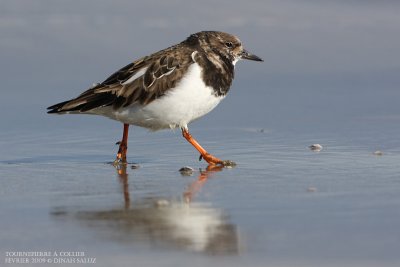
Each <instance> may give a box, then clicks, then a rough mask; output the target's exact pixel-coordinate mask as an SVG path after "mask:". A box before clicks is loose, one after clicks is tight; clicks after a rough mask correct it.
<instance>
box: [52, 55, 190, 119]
mask: <svg viewBox="0 0 400 267" xmlns="http://www.w3.org/2000/svg"><path fill="white" fill-rule="evenodd" d="M180 48H181V49H180V50H179V49H177V47H171V48H168V49H166V50H163V51H160V52H158V53H155V54H153V55H151V56H148V57H144V58H141V59H139V60H137V61H134V62H132V63H130V64H128V65H126V66H125V67H123V68H121V69H120V70H118V71H117V72H115V73H113V74H112V75H111V76H110V77H108V78H107V79H106V80H104V82H102V83H100V84H97V85H95V86H94V87H92V88H90V89H88V90H87V91H85V92H83V93H82V94H81V95H79V96H78V97H77V98H74V99H71V100H70V101H65V102H61V103H59V104H56V105H53V106H51V107H49V108H48V109H49V111H48V112H49V113H63V112H68V111H76V112H90V111H92V110H94V109H96V108H100V107H104V106H112V107H113V109H118V108H120V107H126V106H129V105H132V104H135V103H139V104H142V105H145V104H148V103H150V102H151V101H153V100H155V99H157V98H159V97H160V96H162V95H163V94H165V92H166V91H167V90H168V89H170V88H173V87H174V86H175V85H176V83H177V82H179V81H180V79H181V78H182V76H183V73H184V72H185V71H186V70H187V69H188V68H189V66H190V65H191V64H192V63H193V60H192V58H191V53H192V50H190V49H185V47H180ZM178 50H179V53H178ZM164 52H167V53H164Z"/></svg>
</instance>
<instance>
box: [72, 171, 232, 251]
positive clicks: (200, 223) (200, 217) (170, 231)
mask: <svg viewBox="0 0 400 267" xmlns="http://www.w3.org/2000/svg"><path fill="white" fill-rule="evenodd" d="M116 169H117V176H118V179H119V182H120V184H121V187H122V192H123V199H124V207H123V208H119V209H118V208H117V209H112V210H105V211H79V212H77V213H76V214H75V215H76V217H77V218H78V219H79V220H81V221H83V222H85V224H87V225H89V226H90V227H92V228H94V229H98V230H101V233H102V234H104V233H106V234H107V235H110V236H109V237H108V238H111V239H114V240H117V241H119V242H127V243H129V242H137V241H142V242H148V243H150V244H151V245H152V246H155V247H168V248H171V247H175V248H178V249H186V250H189V251H196V252H204V253H209V254H237V253H238V251H239V239H238V234H237V229H236V226H235V225H233V224H232V223H230V222H229V218H228V216H227V215H226V214H225V213H224V212H222V211H221V210H219V209H215V208H213V207H211V205H210V204H206V203H200V202H195V201H193V200H194V198H195V195H196V193H197V192H198V191H199V190H200V189H201V188H202V187H203V186H204V184H205V183H206V182H207V180H208V179H209V178H210V176H212V175H213V174H214V173H215V172H219V171H222V168H220V167H211V166H209V167H208V168H207V169H206V170H200V173H199V175H198V177H197V179H196V180H195V181H193V182H192V183H190V184H189V185H188V187H187V189H186V190H185V191H184V192H183V193H182V195H181V196H180V197H176V196H175V197H170V198H157V197H151V198H141V199H135V198H133V200H132V198H131V196H130V191H129V181H128V178H129V175H128V173H127V166H126V165H121V166H118V167H117V168H116Z"/></svg>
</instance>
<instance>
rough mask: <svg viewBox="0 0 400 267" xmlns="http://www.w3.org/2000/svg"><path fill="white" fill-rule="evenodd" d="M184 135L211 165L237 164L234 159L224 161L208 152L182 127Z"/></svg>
mask: <svg viewBox="0 0 400 267" xmlns="http://www.w3.org/2000/svg"><path fill="white" fill-rule="evenodd" d="M182 135H183V137H185V139H186V140H187V141H188V142H189V143H190V144H192V146H194V148H196V149H197V151H199V152H200V155H201V158H203V159H204V160H205V161H207V162H208V164H210V165H221V166H235V165H236V164H235V163H234V162H232V161H223V160H220V159H219V158H217V157H215V156H213V155H211V154H210V153H208V152H207V151H206V150H205V149H204V148H203V147H202V146H201V145H200V144H199V143H198V142H197V141H196V140H195V139H194V138H193V137H192V135H191V134H190V133H189V131H188V130H187V129H185V128H182Z"/></svg>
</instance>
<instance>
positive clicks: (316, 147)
mask: <svg viewBox="0 0 400 267" xmlns="http://www.w3.org/2000/svg"><path fill="white" fill-rule="evenodd" d="M309 148H310V149H311V150H312V151H315V152H319V151H321V150H322V148H323V147H322V146H321V145H320V144H312V145H311V146H309Z"/></svg>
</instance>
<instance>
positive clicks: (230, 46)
mask: <svg viewBox="0 0 400 267" xmlns="http://www.w3.org/2000/svg"><path fill="white" fill-rule="evenodd" d="M225 45H226V47H228V48H232V47H233V44H232V42H226V43H225Z"/></svg>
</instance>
